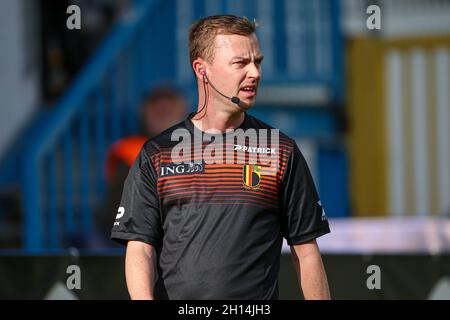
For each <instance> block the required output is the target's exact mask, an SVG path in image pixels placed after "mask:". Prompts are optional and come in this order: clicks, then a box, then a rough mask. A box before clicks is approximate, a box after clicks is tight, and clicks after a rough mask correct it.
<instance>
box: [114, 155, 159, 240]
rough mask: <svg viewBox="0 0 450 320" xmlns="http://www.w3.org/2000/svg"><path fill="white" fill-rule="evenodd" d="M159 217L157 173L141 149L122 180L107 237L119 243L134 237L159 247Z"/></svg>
mask: <svg viewBox="0 0 450 320" xmlns="http://www.w3.org/2000/svg"><path fill="white" fill-rule="evenodd" d="M160 217H161V214H160V204H159V196H158V191H157V175H156V172H155V169H154V167H153V165H152V163H151V161H150V160H149V158H148V156H147V154H146V151H145V149H144V148H142V149H141V151H140V152H139V155H138V157H137V158H136V160H135V162H134V164H133V165H132V167H131V168H130V171H129V172H128V176H127V178H126V179H125V183H124V187H123V191H122V198H121V201H120V206H119V208H118V211H117V215H116V220H115V221H114V225H113V228H112V232H111V239H112V240H114V241H116V242H119V243H121V244H126V243H127V242H128V241H129V240H136V241H142V242H145V243H148V244H151V245H153V246H154V247H159V245H160V244H161V240H162V235H163V231H162V225H161V219H160Z"/></svg>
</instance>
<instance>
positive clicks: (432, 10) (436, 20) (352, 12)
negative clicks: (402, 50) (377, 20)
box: [341, 0, 450, 38]
mask: <svg viewBox="0 0 450 320" xmlns="http://www.w3.org/2000/svg"><path fill="white" fill-rule="evenodd" d="M371 4H378V5H379V7H380V9H381V30H379V32H378V35H379V36H381V37H386V38H398V37H402V38H404V37H416V36H426V35H439V34H448V33H449V32H450V1H448V0H376V1H375V0H374V1H369V0H341V5H342V6H341V11H342V23H343V29H344V32H345V34H347V35H350V36H363V35H365V34H367V33H369V30H368V29H367V27H366V20H367V18H368V17H369V16H370V14H367V13H366V10H367V7H368V6H369V5H371Z"/></svg>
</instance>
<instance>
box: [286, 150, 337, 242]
mask: <svg viewBox="0 0 450 320" xmlns="http://www.w3.org/2000/svg"><path fill="white" fill-rule="evenodd" d="M280 196H281V208H282V210H281V231H282V234H283V237H284V238H285V239H286V241H287V243H288V244H289V245H294V244H300V243H303V242H306V241H310V240H313V239H315V238H318V237H320V236H322V235H324V234H326V233H329V232H330V228H329V225H328V220H327V218H326V215H325V211H324V209H323V208H322V205H321V202H320V199H319V196H318V194H317V191H316V187H315V185H314V181H313V179H312V177H311V173H310V171H309V168H308V165H307V163H306V161H305V159H304V157H303V155H302V154H301V152H300V150H299V148H298V146H297V144H296V143H295V142H294V146H293V150H292V152H291V153H290V155H289V158H288V161H287V164H286V169H285V171H284V173H283V178H282V182H281V194H280Z"/></svg>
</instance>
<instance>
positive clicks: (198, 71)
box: [192, 58, 206, 80]
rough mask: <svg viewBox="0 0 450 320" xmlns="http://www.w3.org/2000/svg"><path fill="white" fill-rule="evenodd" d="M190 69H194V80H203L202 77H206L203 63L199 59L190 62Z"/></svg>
mask: <svg viewBox="0 0 450 320" xmlns="http://www.w3.org/2000/svg"><path fill="white" fill-rule="evenodd" d="M192 68H193V69H194V72H195V76H196V78H197V79H199V80H203V77H204V76H205V75H206V65H205V61H204V60H203V59H201V58H198V59H195V60H194V62H192Z"/></svg>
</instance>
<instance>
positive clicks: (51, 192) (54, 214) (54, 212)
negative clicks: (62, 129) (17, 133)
mask: <svg viewBox="0 0 450 320" xmlns="http://www.w3.org/2000/svg"><path fill="white" fill-rule="evenodd" d="M56 151H57V150H52V152H51V153H50V154H49V157H48V172H47V179H48V184H47V189H48V193H47V201H48V205H47V208H48V241H49V242H48V246H49V247H50V249H57V248H59V217H58V208H57V199H58V194H57V190H56V180H57V170H56V165H57V164H56V162H57V161H56V160H57V159H56V156H57V152H56Z"/></svg>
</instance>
